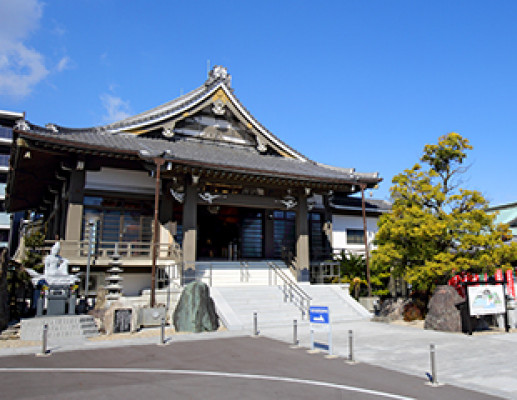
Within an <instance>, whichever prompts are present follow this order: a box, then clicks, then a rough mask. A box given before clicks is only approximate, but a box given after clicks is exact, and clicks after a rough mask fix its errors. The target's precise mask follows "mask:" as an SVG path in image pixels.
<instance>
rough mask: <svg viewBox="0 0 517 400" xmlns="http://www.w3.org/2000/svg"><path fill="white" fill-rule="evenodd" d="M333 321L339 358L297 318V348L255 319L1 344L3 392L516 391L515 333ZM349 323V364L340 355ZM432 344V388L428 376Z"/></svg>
mask: <svg viewBox="0 0 517 400" xmlns="http://www.w3.org/2000/svg"><path fill="white" fill-rule="evenodd" d="M331 329H332V353H333V354H334V355H337V356H338V358H329V357H325V355H327V354H328V352H329V351H328V348H327V349H325V350H324V351H321V352H320V353H312V352H309V351H308V350H309V349H310V347H311V335H310V329H309V325H308V324H307V323H306V322H299V323H298V329H297V338H298V339H299V346H298V347H294V346H292V344H293V343H292V342H293V329H292V327H261V326H260V318H259V331H260V332H259V337H258V338H254V337H252V336H251V332H245V331H237V332H232V331H222V332H212V333H203V334H181V335H173V336H169V337H168V338H167V345H165V346H162V345H158V344H157V343H158V342H159V330H158V329H156V330H154V333H155V335H153V334H152V332H151V331H150V333H151V335H150V336H148V337H143V338H135V337H130V338H127V337H122V336H121V337H120V339H115V340H107V341H85V342H79V343H78V342H75V343H67V342H63V341H60V342H54V343H52V342H49V349H50V350H51V355H50V356H47V357H37V356H35V354H36V353H39V352H40V351H41V347H40V346H39V345H38V346H32V347H20V348H12V349H7V348H2V349H0V356H1V357H2V358H0V379H2V381H3V382H7V381H8V382H10V384H9V387H8V390H7V391H5V390H4V391H3V392H2V393H0V398H13V397H16V398H29V397H34V396H35V395H36V394H37V398H53V399H60V398H63V399H64V398H67V399H73V398H85V397H86V396H88V397H90V396H96V397H99V398H103V396H104V397H105V398H121V397H126V398H143V397H144V396H145V397H149V396H154V397H155V398H171V397H173V398H193V399H198V398H199V399H201V398H211V399H219V398H220V399H223V398H224V399H231V398H247V399H248V398H249V399H255V398H256V399H259V398H301V399H316V398H339V399H343V398H353V399H363V398H364V399H373V398H401V399H402V398H417V399H436V398H440V399H478V398H479V399H487V398H490V397H489V396H495V397H499V398H508V399H517V378H514V375H515V372H514V365H515V355H516V354H517V352H516V350H517V335H516V334H515V333H498V334H490V335H486V334H483V335H482V334H474V335H473V336H467V335H463V334H456V333H444V332H435V331H425V330H421V329H417V328H414V327H408V326H397V325H388V324H384V323H378V322H369V321H354V322H348V323H339V324H332V325H331ZM350 330H351V331H352V332H353V356H354V360H355V361H357V362H356V363H355V364H351V363H349V362H347V358H348V356H349V347H348V343H349V331H350ZM314 339H315V342H316V344H319V346H317V348H324V347H325V346H326V345H328V335H327V333H324V332H317V333H315V335H314ZM431 344H434V345H435V346H436V360H437V363H436V367H437V368H436V371H437V373H436V378H437V381H438V383H439V384H441V385H440V386H437V387H433V386H431V385H429V379H428V374H429V373H430V372H431V367H430V353H429V350H430V345H431ZM85 350H87V351H85ZM14 368H18V369H14ZM50 368H54V369H50ZM34 369H35V370H34ZM7 379H8V380H7ZM4 387H5V386H4ZM10 388H12V390H15V389H16V390H15V391H13V392H9V390H11V389H10ZM173 394H174V396H172V395H173ZM4 396H5V397H4ZM390 396H391V397H390ZM397 396H398V397H397Z"/></svg>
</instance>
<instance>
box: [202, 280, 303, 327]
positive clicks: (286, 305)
mask: <svg viewBox="0 0 517 400" xmlns="http://www.w3.org/2000/svg"><path fill="white" fill-rule="evenodd" d="M210 295H211V297H212V299H213V300H214V303H215V307H216V310H217V313H218V315H219V318H220V319H221V321H222V323H223V324H224V326H226V328H228V329H229V330H241V329H246V330H250V331H251V329H252V327H253V313H254V312H256V313H257V318H258V325H259V326H283V325H289V324H292V323H293V319H297V320H298V321H300V320H301V311H300V310H299V309H298V307H297V306H296V305H294V304H293V303H291V302H289V301H288V302H284V300H283V299H284V294H283V291H282V287H280V286H265V285H261V286H252V285H249V286H245V287H243V286H226V287H221V286H218V287H211V288H210Z"/></svg>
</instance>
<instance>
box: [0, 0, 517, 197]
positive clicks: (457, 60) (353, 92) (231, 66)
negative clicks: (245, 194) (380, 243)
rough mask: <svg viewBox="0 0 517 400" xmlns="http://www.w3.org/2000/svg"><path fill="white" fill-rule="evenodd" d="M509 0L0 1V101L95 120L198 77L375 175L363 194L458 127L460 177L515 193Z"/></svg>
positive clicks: (36, 118) (73, 119)
mask: <svg viewBox="0 0 517 400" xmlns="http://www.w3.org/2000/svg"><path fill="white" fill-rule="evenodd" d="M515 21H517V2H515V1H474V0H469V1H396V0H394V1H384V0H382V1H375V0H372V1H366V0H358V1H348V0H340V1H322V2H314V1H300V0H298V1H290V0H285V1H268V0H264V1H260V2H248V1H224V0H221V1H219V2H214V1H152V2H150V1H144V0H133V1H128V0H125V1H119V0H110V1H101V0H74V1H70V0H47V1H46V2H41V1H37V0H2V1H0V109H4V110H11V111H25V112H26V113H27V119H28V120H29V121H31V122H34V123H37V124H41V125H44V124H46V123H48V122H53V123H56V124H59V125H65V126H71V127H85V126H93V125H99V124H104V123H107V122H112V121H114V120H117V119H120V118H123V117H125V116H128V115H132V114H136V113H138V112H142V111H145V110H148V109H150V108H152V107H155V106H157V105H159V104H162V103H164V102H166V101H169V100H172V99H173V98H175V97H177V96H179V95H180V94H181V93H186V92H187V91H190V90H192V89H194V88H196V87H198V86H199V85H201V84H202V83H203V82H204V81H205V79H206V74H207V63H208V62H209V63H210V65H211V66H213V65H215V64H220V65H224V66H225V67H227V68H228V71H229V73H230V74H231V75H232V77H233V87H234V89H235V94H236V95H237V97H238V98H239V99H240V100H241V101H242V102H243V103H244V105H245V106H246V107H247V108H248V109H249V110H250V111H251V112H252V114H253V115H254V116H255V117H256V118H257V119H258V120H259V121H260V122H261V123H262V124H263V125H265V126H266V127H267V128H268V129H269V130H270V131H272V132H273V133H274V134H275V135H277V136H278V137H280V138H281V139H282V140H284V141H285V142H286V143H288V144H289V145H291V146H292V147H294V148H295V149H297V150H298V151H300V152H301V153H303V154H305V155H307V156H308V157H310V158H312V159H314V160H316V161H319V162H323V163H326V164H331V165H336V166H341V167H354V168H356V169H357V170H358V171H365V172H372V171H378V172H379V173H380V174H381V176H382V177H383V178H384V182H383V183H382V184H381V185H380V188H379V189H378V190H376V191H374V194H373V196H374V197H376V198H385V199H387V198H388V197H389V187H390V185H391V178H392V177H393V176H394V175H395V174H397V173H399V172H401V171H402V170H403V169H405V168H410V167H412V166H413V164H414V163H415V162H417V161H418V158H419V157H420V155H421V153H422V149H423V147H424V145H425V144H427V143H436V142H437V140H438V137H439V136H441V135H444V134H446V133H448V132H451V131H456V132H458V133H460V134H461V135H463V136H464V137H466V138H468V139H469V140H470V142H471V144H472V145H473V146H474V150H473V151H471V152H470V154H469V157H468V164H469V165H470V168H469V170H468V172H467V173H466V175H465V176H464V177H463V186H464V187H467V188H470V189H476V190H479V191H481V192H482V193H483V194H484V195H485V196H486V198H487V199H488V200H489V201H490V202H491V203H492V204H494V205H495V204H501V203H507V202H513V201H517V185H516V184H515V172H514V170H515V167H514V157H515V147H516V146H515V145H516V143H517V139H516V129H517V113H516V109H517V107H516V106H517V98H516V96H517V90H516V89H517V80H516V77H515V76H516V74H517V24H516V23H515Z"/></svg>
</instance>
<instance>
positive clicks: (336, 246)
mask: <svg viewBox="0 0 517 400" xmlns="http://www.w3.org/2000/svg"><path fill="white" fill-rule="evenodd" d="M377 220H378V218H374V217H367V218H366V231H367V235H366V236H367V239H368V243H370V242H371V241H372V240H373V238H374V237H375V234H376V233H377V230H378V228H377ZM363 228H364V227H363V217H362V216H360V215H333V216H332V249H333V250H334V251H340V250H341V249H346V250H348V251H350V252H352V253H361V254H364V244H348V243H347V237H346V230H347V229H361V230H363Z"/></svg>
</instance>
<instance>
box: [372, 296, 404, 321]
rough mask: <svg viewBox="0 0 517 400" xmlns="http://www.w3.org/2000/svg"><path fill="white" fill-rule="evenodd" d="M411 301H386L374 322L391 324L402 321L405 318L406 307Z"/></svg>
mask: <svg viewBox="0 0 517 400" xmlns="http://www.w3.org/2000/svg"><path fill="white" fill-rule="evenodd" d="M410 302H411V301H410V300H407V299H401V298H398V299H386V300H384V301H383V302H382V303H381V307H380V309H379V313H378V315H376V316H375V317H373V321H377V322H391V321H396V320H402V319H403V317H404V307H405V306H406V305H407V304H409V303H410Z"/></svg>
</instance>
